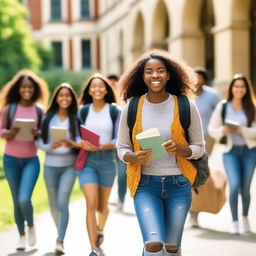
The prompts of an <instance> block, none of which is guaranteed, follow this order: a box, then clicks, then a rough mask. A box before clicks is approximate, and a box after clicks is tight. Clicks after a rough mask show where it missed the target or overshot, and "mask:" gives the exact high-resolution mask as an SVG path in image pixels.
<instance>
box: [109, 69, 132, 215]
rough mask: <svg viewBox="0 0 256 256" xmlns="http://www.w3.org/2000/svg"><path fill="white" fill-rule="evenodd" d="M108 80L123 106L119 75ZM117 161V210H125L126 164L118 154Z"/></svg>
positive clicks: (111, 76)
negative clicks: (118, 83) (118, 85)
mask: <svg viewBox="0 0 256 256" xmlns="http://www.w3.org/2000/svg"><path fill="white" fill-rule="evenodd" d="M107 78H108V80H109V81H110V82H111V85H112V86H113V89H114V91H115V94H116V97H117V104H118V105H119V106H120V107H122V106H123V105H124V102H123V101H122V100H121V98H120V90H119V88H118V87H117V82H118V80H119V78H118V76H117V75H115V74H110V75H108V76H107ZM116 162H117V186H118V188H117V190H118V202H117V210H118V211H123V206H124V199H125V194H126V191H127V181H126V164H125V163H124V162H123V161H121V160H120V159H119V157H118V156H117V154H116Z"/></svg>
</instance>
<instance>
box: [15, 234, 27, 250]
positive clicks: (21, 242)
mask: <svg viewBox="0 0 256 256" xmlns="http://www.w3.org/2000/svg"><path fill="white" fill-rule="evenodd" d="M25 248H26V237H25V236H20V239H19V241H18V244H17V247H16V250H17V251H25Z"/></svg>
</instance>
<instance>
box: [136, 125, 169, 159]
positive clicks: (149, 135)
mask: <svg viewBox="0 0 256 256" xmlns="http://www.w3.org/2000/svg"><path fill="white" fill-rule="evenodd" d="M136 139H137V140H138V142H139V144H140V146H141V148H142V150H147V149H151V150H152V151H153V155H152V160H154V159H156V158H158V157H161V156H167V155H168V154H167V152H166V150H165V147H164V146H162V144H163V143H164V141H163V139H162V137H161V135H160V132H159V130H158V129H157V128H150V129H148V130H145V131H143V132H141V133H139V134H137V135H136Z"/></svg>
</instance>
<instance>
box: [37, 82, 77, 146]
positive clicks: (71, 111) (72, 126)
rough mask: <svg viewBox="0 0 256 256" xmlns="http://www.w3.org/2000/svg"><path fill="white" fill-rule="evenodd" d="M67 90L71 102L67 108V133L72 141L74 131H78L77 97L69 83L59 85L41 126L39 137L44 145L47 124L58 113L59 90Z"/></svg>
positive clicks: (46, 136) (46, 138) (46, 139)
mask: <svg viewBox="0 0 256 256" xmlns="http://www.w3.org/2000/svg"><path fill="white" fill-rule="evenodd" d="M63 88H67V89H68V90H69V91H70V94H71V97H72V102H71V104H70V106H69V107H68V117H69V131H70V134H71V137H72V139H73V140H75V137H76V131H77V129H78V120H77V105H78V104H77V96H76V93H75V91H74V89H73V88H72V86H71V85H70V84H69V83H61V84H60V85H58V86H57V87H56V88H55V90H54V92H53V95H52V99H51V102H50V104H49V108H48V110H47V112H46V115H45V118H44V120H43V122H42V125H41V137H42V139H43V141H44V143H47V141H48V130H49V123H50V121H51V119H52V118H53V116H54V115H55V114H56V113H57V112H58V109H59V104H58V103H57V97H58V94H59V92H60V90H61V89H63Z"/></svg>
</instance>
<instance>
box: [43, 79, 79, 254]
mask: <svg viewBox="0 0 256 256" xmlns="http://www.w3.org/2000/svg"><path fill="white" fill-rule="evenodd" d="M52 127H55V128H62V129H66V131H67V138H66V139H64V138H63V139H62V140H60V141H55V142H53V138H52V137H51V135H52V134H51V128H52ZM41 132H42V133H41V138H39V140H38V145H39V147H40V148H41V149H42V150H44V151H45V152H46V157H45V161H44V179H45V184H46V189H47V193H48V199H49V203H50V209H51V215H52V217H53V220H54V223H55V225H56V227H57V232H58V235H57V240H56V247H55V251H56V253H58V254H63V253H64V238H65V234H66V229H67V226H68V221H69V209H68V205H69V198H70V194H71V191H72V188H73V185H74V182H75V178H76V172H75V168H74V162H75V159H76V155H77V154H76V151H75V150H74V149H76V148H78V146H79V145H78V142H80V140H81V139H80V136H79V130H78V120H77V96H76V94H75V92H74V90H73V88H72V87H71V85H70V84H68V83H62V84H60V85H59V86H58V87H57V88H56V89H55V91H54V93H53V96H52V100H51V103H50V105H49V108H48V110H47V113H46V115H45V117H44V119H43V122H42V129H41Z"/></svg>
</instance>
